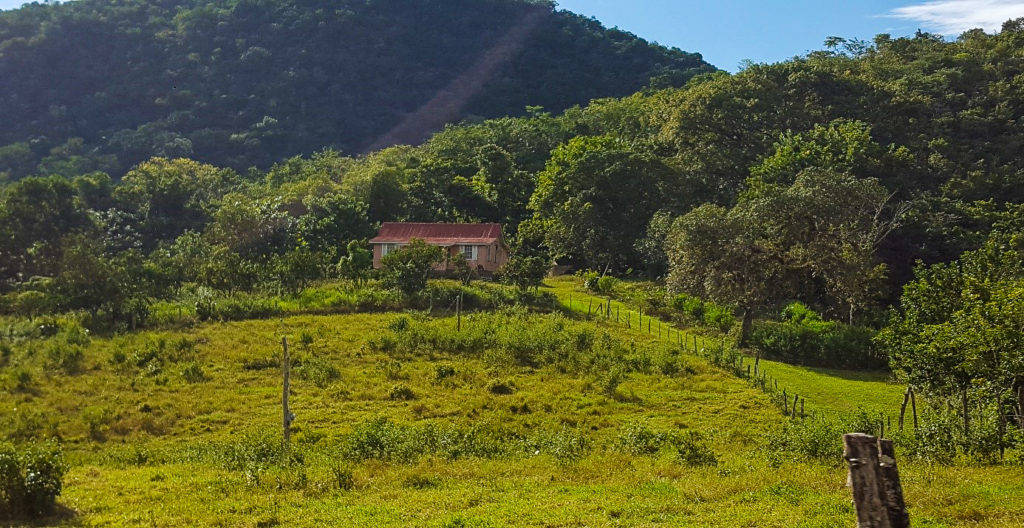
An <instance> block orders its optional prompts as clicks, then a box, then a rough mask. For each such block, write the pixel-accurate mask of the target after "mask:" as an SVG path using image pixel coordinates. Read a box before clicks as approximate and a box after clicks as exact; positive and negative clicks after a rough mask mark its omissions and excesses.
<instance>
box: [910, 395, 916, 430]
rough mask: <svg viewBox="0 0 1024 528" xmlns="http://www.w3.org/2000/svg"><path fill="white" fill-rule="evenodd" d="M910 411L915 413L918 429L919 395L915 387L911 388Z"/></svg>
mask: <svg viewBox="0 0 1024 528" xmlns="http://www.w3.org/2000/svg"><path fill="white" fill-rule="evenodd" d="M910 411H911V414H913V415H914V429H917V396H915V394H914V389H913V388H911V389H910Z"/></svg>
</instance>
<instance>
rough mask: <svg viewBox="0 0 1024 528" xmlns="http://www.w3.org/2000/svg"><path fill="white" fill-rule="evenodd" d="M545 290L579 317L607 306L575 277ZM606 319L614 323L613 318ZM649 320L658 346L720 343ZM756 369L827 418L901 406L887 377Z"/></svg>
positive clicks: (617, 305)
mask: <svg viewBox="0 0 1024 528" xmlns="http://www.w3.org/2000/svg"><path fill="white" fill-rule="evenodd" d="M545 284H546V287H545V288H544V290H546V291H550V292H552V293H553V294H555V295H556V297H557V298H558V299H559V301H560V302H561V303H562V306H564V307H566V308H570V302H571V310H573V311H574V312H576V313H579V314H581V315H582V314H586V313H587V312H588V311H590V312H596V308H595V306H598V305H600V304H604V305H606V306H607V304H608V299H607V298H603V297H600V296H596V295H594V294H591V293H588V292H586V291H584V290H583V289H582V285H581V284H580V281H579V279H577V278H575V277H571V276H563V277H556V278H553V279H548V280H547V281H546V283H545ZM611 307H612V308H611V313H612V314H615V313H616V312H618V315H619V322H618V325H619V326H623V325H624V324H625V318H626V317H629V318H631V319H632V323H631V326H632V327H633V328H634V329H635V327H636V325H637V324H638V321H639V319H638V318H639V314H638V311H637V307H635V306H630V305H627V304H625V303H622V302H619V301H615V300H613V301H612V302H611ZM612 318H613V321H614V315H613V316H612ZM653 320H654V323H653V327H652V329H653V335H655V336H656V335H657V334H658V328H659V325H661V328H662V333H661V338H662V339H663V340H669V341H671V340H677V337H676V335H677V333H678V334H681V335H682V336H684V337H683V339H685V340H686V342H687V343H692V342H693V339H694V337H696V338H697V343H698V346H700V347H705V346H707V347H712V346H717V343H718V342H719V339H720V338H719V337H714V336H712V335H710V332H709V331H707V330H704V329H687V328H676V327H672V328H673V330H672V334H671V336H670V335H669V333H668V330H667V329H668V328H669V327H670V326H671V324H670V323H667V322H664V321H659V320H658V318H657V317H655V318H653ZM613 321H612V322H613ZM644 321H645V323H644V327H643V328H644V332H647V329H648V327H649V326H651V325H649V322H648V318H647V316H644ZM748 362H749V360H748ZM760 368H761V370H762V371H763V372H764V373H766V374H768V375H769V376H770V377H771V378H772V379H773V380H777V381H778V383H779V387H780V389H781V388H786V389H787V390H788V391H789V394H798V395H800V396H801V397H803V398H806V399H807V400H808V405H810V408H813V409H816V410H819V411H822V412H825V413H829V414H841V413H850V412H856V411H858V410H861V409H863V410H864V411H866V412H869V413H871V414H872V415H878V414H883V415H885V416H886V417H888V418H893V419H895V417H896V416H898V414H899V407H900V404H901V403H902V401H903V391H904V390H905V389H906V387H905V386H901V385H899V384H897V383H895V382H894V381H893V380H892V379H891V375H890V373H888V372H870V371H853V370H835V369H823V368H809V367H799V366H793V365H787V364H785V363H780V362H777V361H767V360H761V361H760Z"/></svg>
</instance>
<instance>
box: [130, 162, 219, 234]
mask: <svg viewBox="0 0 1024 528" xmlns="http://www.w3.org/2000/svg"><path fill="white" fill-rule="evenodd" d="M238 181H239V178H238V175H237V174H235V173H234V172H233V171H231V170H229V169H218V168H216V167H214V166H212V165H206V164H202V163H199V162H196V161H192V160H189V159H174V160H171V159H167V158H153V159H151V160H149V161H146V162H143V163H140V164H139V165H138V166H137V167H135V168H134V169H132V170H131V171H129V172H128V174H126V175H125V176H124V178H123V179H122V180H121V184H120V185H118V186H117V188H116V189H115V190H114V198H115V200H116V201H117V202H118V203H119V204H120V205H121V207H123V208H124V209H126V210H128V211H130V212H132V213H134V214H135V215H136V216H137V217H138V218H139V222H140V226H139V231H140V232H141V233H142V234H143V238H144V240H147V241H148V242H149V243H150V245H151V246H155V245H156V243H157V242H158V241H160V240H173V239H174V238H176V237H177V236H178V235H180V234H182V233H184V232H185V231H187V230H200V229H201V228H202V227H203V225H204V224H205V223H206V222H207V221H208V219H209V217H210V215H211V214H212V212H213V209H214V203H215V202H216V201H217V200H219V199H220V198H221V197H223V196H224V195H225V194H226V193H227V192H228V190H230V189H231V188H232V187H233V186H234V185H237V183H238Z"/></svg>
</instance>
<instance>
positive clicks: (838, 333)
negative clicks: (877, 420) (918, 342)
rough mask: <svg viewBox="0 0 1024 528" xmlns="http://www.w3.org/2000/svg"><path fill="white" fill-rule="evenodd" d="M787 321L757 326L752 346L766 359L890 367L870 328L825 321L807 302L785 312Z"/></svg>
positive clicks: (842, 366) (848, 366) (832, 365)
mask: <svg viewBox="0 0 1024 528" xmlns="http://www.w3.org/2000/svg"><path fill="white" fill-rule="evenodd" d="M782 315H783V321H782V322H774V321H763V322H758V323H756V324H755V325H754V329H753V334H752V336H751V344H752V345H753V346H754V347H756V348H757V349H758V350H759V351H760V352H761V354H763V357H765V358H767V359H774V360H778V361H784V362H786V363H791V364H796V365H810V366H816V367H828V368H836V369H853V370H857V369H867V370H877V369H883V368H886V367H887V365H888V363H887V361H886V358H885V357H884V355H883V354H882V353H880V351H879V350H878V348H877V347H876V346H875V345H874V344H873V343H872V338H873V337H874V334H875V332H874V331H872V330H871V329H869V328H865V327H859V326H849V325H845V324H842V323H838V322H834V321H824V320H822V319H821V316H820V315H819V314H817V313H816V312H814V311H813V310H811V309H810V308H808V307H807V306H806V305H804V304H803V303H799V302H794V303H790V304H789V305H788V306H786V308H785V310H783V313H782Z"/></svg>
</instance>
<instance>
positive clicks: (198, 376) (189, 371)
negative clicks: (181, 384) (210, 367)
mask: <svg viewBox="0 0 1024 528" xmlns="http://www.w3.org/2000/svg"><path fill="white" fill-rule="evenodd" d="M181 377H182V378H184V379H185V381H186V382H188V383H200V382H202V381H206V373H205V372H203V367H200V366H199V364H198V363H196V362H194V361H193V362H191V363H189V364H187V365H185V366H184V367H183V368H182V369H181Z"/></svg>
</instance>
